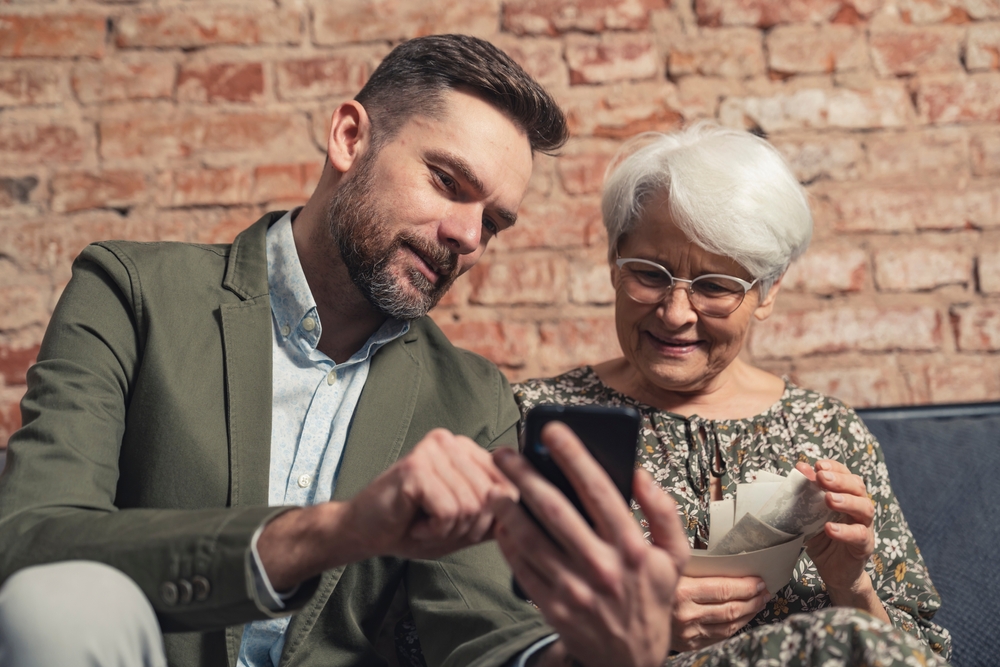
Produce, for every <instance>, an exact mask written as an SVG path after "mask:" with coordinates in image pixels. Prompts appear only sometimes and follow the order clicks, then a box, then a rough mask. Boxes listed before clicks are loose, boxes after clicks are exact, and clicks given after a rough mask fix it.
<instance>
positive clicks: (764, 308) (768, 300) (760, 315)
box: [753, 273, 785, 322]
mask: <svg viewBox="0 0 1000 667" xmlns="http://www.w3.org/2000/svg"><path fill="white" fill-rule="evenodd" d="M784 277H785V274H783V273H782V274H781V275H780V276H778V279H777V280H775V281H774V284H773V285H771V289H769V290H767V295H765V296H764V298H763V300H761V302H760V303H759V304H757V307H756V308H755V309H754V311H753V316H754V317H755V318H756V319H757V321H758V322H763V321H764V320H766V319H767V318H768V317H770V316H771V311H773V310H774V300H775V299H776V298H777V296H778V292H779V291H780V290H781V281H782V279H784Z"/></svg>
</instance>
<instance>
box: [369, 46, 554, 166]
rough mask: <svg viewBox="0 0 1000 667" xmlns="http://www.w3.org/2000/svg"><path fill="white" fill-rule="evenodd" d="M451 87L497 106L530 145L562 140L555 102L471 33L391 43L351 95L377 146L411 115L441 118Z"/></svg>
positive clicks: (549, 147) (545, 147)
mask: <svg viewBox="0 0 1000 667" xmlns="http://www.w3.org/2000/svg"><path fill="white" fill-rule="evenodd" d="M451 89H457V90H461V91H464V92H468V93H471V94H473V95H476V96H477V97H479V98H481V99H483V100H484V101H486V102H488V103H489V104H491V105H493V106H494V107H496V108H497V109H498V110H499V111H500V112H502V113H503V114H505V115H506V116H507V117H509V118H510V119H511V121H512V122H513V123H514V124H515V125H517V126H518V127H519V128H521V130H523V131H524V132H525V134H527V136H528V141H529V142H530V144H531V150H532V151H537V152H539V153H546V154H551V153H553V152H555V151H556V150H558V149H559V148H560V147H561V146H562V145H563V144H565V143H566V139H567V137H568V131H567V129H566V118H565V116H563V113H562V111H561V110H560V109H559V106H558V105H557V104H556V102H555V100H553V99H552V97H551V96H550V95H549V94H548V93H547V92H545V90H544V89H543V88H542V87H541V86H540V85H539V84H538V82H537V81H535V80H534V79H532V78H531V77H530V76H529V75H528V74H527V72H525V71H524V70H523V69H521V66H520V65H518V64H517V63H516V62H514V61H513V60H512V59H511V57H510V56H508V55H507V54H506V53H504V52H503V51H501V50H500V49H498V48H497V47H495V46H493V45H492V44H490V43H489V42H486V41H483V40H481V39H477V38H476V37H469V36H468V35H431V36H428V37H418V38H417V39H411V40H409V41H407V42H403V43H402V44H400V45H399V46H397V47H396V48H395V49H393V50H392V52H391V53H389V55H388V56H386V58H385V60H383V61H382V64H380V65H379V66H378V68H377V69H376V70H375V71H374V72H373V73H372V76H371V78H370V79H368V83H366V84H365V87H364V88H362V89H361V92H360V93H358V95H357V97H356V98H354V99H355V100H357V101H358V102H360V103H361V104H362V106H364V107H365V110H366V111H367V112H368V117H369V119H370V120H371V124H372V145H373V147H374V148H375V150H376V152H377V151H378V149H379V148H381V147H382V146H383V145H384V144H385V143H386V142H388V141H389V140H391V139H392V138H393V137H394V136H395V135H396V133H397V132H398V131H399V129H400V128H401V127H402V126H403V125H404V124H405V123H406V121H408V120H409V119H410V118H412V117H413V116H414V115H420V116H427V117H430V118H441V117H442V116H443V114H444V100H443V96H442V94H443V93H444V92H445V91H447V90H451Z"/></svg>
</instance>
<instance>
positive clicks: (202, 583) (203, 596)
mask: <svg viewBox="0 0 1000 667" xmlns="http://www.w3.org/2000/svg"><path fill="white" fill-rule="evenodd" d="M191 583H192V584H193V585H194V599H195V600H196V601H198V602H204V601H205V600H207V599H208V594H209V593H211V592H212V584H210V583H208V579H206V578H205V577H203V576H201V575H200V574H199V575H195V576H193V577H191Z"/></svg>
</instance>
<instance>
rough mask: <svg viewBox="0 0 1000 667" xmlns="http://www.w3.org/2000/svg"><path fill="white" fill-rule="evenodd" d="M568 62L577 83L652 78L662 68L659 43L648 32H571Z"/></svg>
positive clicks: (567, 50) (567, 53) (570, 73)
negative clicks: (587, 34)
mask: <svg viewBox="0 0 1000 667" xmlns="http://www.w3.org/2000/svg"><path fill="white" fill-rule="evenodd" d="M566 63H567V65H569V81H570V83H571V84H574V85H576V84H583V83H613V82H616V81H634V80H641V79H652V78H654V77H656V76H657V74H659V72H660V57H659V54H658V53H657V51H656V44H655V43H654V42H653V39H652V37H650V36H649V35H645V34H618V33H606V34H602V35H600V36H596V37H589V36H582V35H571V36H569V37H567V38H566Z"/></svg>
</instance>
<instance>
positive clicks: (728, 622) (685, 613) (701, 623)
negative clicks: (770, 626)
mask: <svg viewBox="0 0 1000 667" xmlns="http://www.w3.org/2000/svg"><path fill="white" fill-rule="evenodd" d="M674 595H675V607H674V623H673V641H672V642H671V648H672V649H673V650H675V651H694V650H697V649H701V648H704V647H706V646H709V645H711V644H714V643H716V642H720V641H722V640H724V639H729V638H730V637H732V636H733V635H734V634H735V633H736V631H737V630H739V629H740V628H742V627H743V626H744V625H746V624H747V623H749V622H750V619H752V618H753V617H754V616H756V615H757V612H759V611H760V610H761V609H763V608H764V605H765V604H767V601H768V600H769V599H771V594H770V593H769V592H768V591H767V589H766V588H765V586H764V582H763V580H761V579H760V578H759V577H681V578H680V581H679V582H678V584H677V592H676V593H675V594H674Z"/></svg>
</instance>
